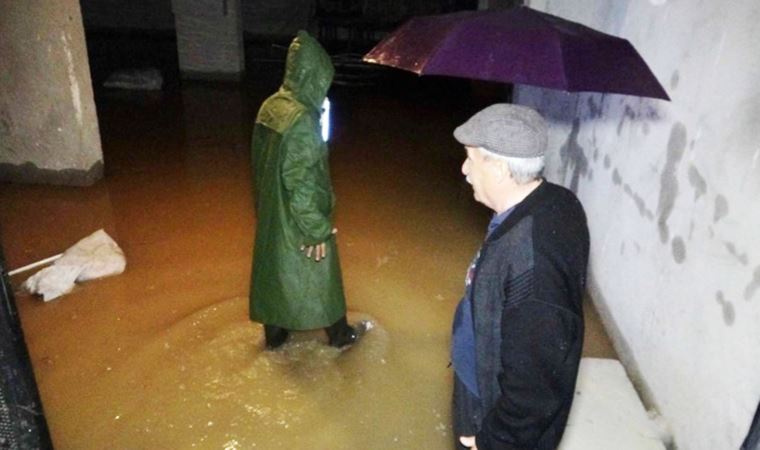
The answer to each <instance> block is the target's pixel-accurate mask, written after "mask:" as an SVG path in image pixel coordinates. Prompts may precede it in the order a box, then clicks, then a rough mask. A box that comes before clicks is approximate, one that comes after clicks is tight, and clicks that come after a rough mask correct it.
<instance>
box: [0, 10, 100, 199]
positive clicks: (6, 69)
mask: <svg viewBox="0 0 760 450" xmlns="http://www.w3.org/2000/svg"><path fill="white" fill-rule="evenodd" d="M102 174H103V153H102V151H101V146H100V131H99V129H98V119H97V114H96V111H95V102H94V100H93V94H92V82H91V80H90V66H89V62H88V60H87V46H86V45H85V39H84V29H83V26H82V14H81V11H80V9H79V1H78V0H56V1H55V2H51V1H46V0H25V1H17V0H0V180H2V181H20V182H30V183H51V184H68V185H89V184H92V183H94V182H95V181H96V180H98V179H99V178H101V176H102Z"/></svg>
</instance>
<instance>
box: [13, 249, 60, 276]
mask: <svg viewBox="0 0 760 450" xmlns="http://www.w3.org/2000/svg"><path fill="white" fill-rule="evenodd" d="M61 256H63V253H59V254H57V255H55V256H51V257H50V258H45V259H42V260H40V261H37V262H33V263H31V264H27V265H25V266H24V267H19V268H18V269H13V270H11V271H10V272H8V276H9V277H12V276H13V275H16V274H19V273H22V272H26V271H27V270H32V269H34V268H37V267H40V266H44V265H45V264H50V263H51V262H53V261H55V260H57V259H58V258H60V257H61Z"/></svg>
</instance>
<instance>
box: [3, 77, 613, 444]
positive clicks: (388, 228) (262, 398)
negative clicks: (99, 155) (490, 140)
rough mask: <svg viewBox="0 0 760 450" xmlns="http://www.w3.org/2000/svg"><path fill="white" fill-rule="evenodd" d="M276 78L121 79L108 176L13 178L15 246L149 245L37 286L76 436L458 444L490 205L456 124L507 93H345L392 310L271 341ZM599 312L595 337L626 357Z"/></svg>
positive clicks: (356, 255) (369, 223)
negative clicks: (467, 334)
mask: <svg viewBox="0 0 760 450" xmlns="http://www.w3.org/2000/svg"><path fill="white" fill-rule="evenodd" d="M272 72H274V73H275V74H276V72H277V71H276V69H274V70H273V71H272ZM276 80H277V76H276V75H274V76H272V75H271V74H270V75H266V74H264V73H257V72H253V73H251V74H250V80H249V81H248V82H246V83H244V84H243V85H242V86H238V85H216V84H206V83H196V84H193V83H183V85H182V87H181V88H180V87H177V88H175V89H169V90H167V91H165V92H163V93H158V94H135V93H128V92H99V93H98V105H97V106H98V116H99V119H100V130H101V135H102V141H103V148H104V154H105V167H106V176H105V178H104V179H103V180H102V181H100V182H99V183H97V184H96V185H95V186H93V187H90V188H65V187H48V186H24V185H12V184H0V204H2V208H0V234H1V235H2V239H3V245H4V251H5V254H6V259H7V262H8V265H9V267H10V268H14V267H18V266H21V265H24V264H27V263H29V262H33V261H36V260H39V259H42V258H44V257H47V256H50V255H53V254H55V253H58V252H60V251H62V250H64V249H66V248H67V247H69V246H70V245H72V244H73V243H75V242H76V241H77V240H79V239H80V238H82V237H84V236H86V235H88V234H90V233H92V232H93V231H95V230H97V229H98V228H104V229H105V230H106V231H107V232H108V233H109V234H110V235H111V236H112V237H113V238H114V239H115V240H116V241H117V242H118V243H119V245H120V246H121V247H122V248H123V250H124V251H125V253H126V256H127V270H126V272H125V273H124V274H122V275H119V276H117V277H112V278H109V279H103V280H97V281H92V282H89V283H86V284H83V285H80V286H78V287H77V288H76V290H75V291H74V292H72V293H71V294H69V295H67V296H64V297H62V298H60V299H58V300H55V301H52V302H49V303H43V302H42V301H41V300H40V299H38V298H35V297H31V296H29V295H25V294H23V293H17V303H18V306H19V309H20V313H21V318H22V322H23V326H24V330H25V333H26V340H27V343H28V346H29V350H30V354H31V358H32V362H33V365H34V369H35V374H36V377H37V380H38V384H39V388H40V391H41V396H42V400H43V404H44V408H45V413H46V416H47V420H48V423H49V425H50V429H51V433H52V437H53V440H54V444H55V445H56V448H60V449H103V448H134V449H178V448H205V449H220V448H225V449H248V448H254V447H255V448H267V449H276V448H282V449H301V448H303V449H306V448H310V449H328V448H330V449H348V448H362V449H386V448H419V449H446V448H452V444H451V442H452V437H451V429H450V424H449V422H450V413H449V392H450V388H451V370H450V369H449V368H448V367H447V365H448V345H449V330H450V323H451V318H452V313H453V311H454V308H455V305H456V303H457V301H458V300H459V296H460V295H461V292H462V283H463V277H464V271H465V268H466V267H467V265H468V263H469V261H470V259H471V257H472V255H473V253H474V252H475V251H476V249H477V247H478V245H479V243H480V241H481V239H482V236H483V233H484V229H485V225H486V224H487V222H488V218H489V214H488V211H487V210H486V209H485V208H483V207H481V206H479V205H478V204H476V203H475V202H474V201H473V200H472V196H471V191H470V188H469V186H467V185H466V184H465V183H464V182H463V180H462V176H461V174H460V172H459V166H460V163H461V159H462V156H463V151H462V150H461V149H460V147H459V146H458V145H457V144H456V142H455V141H454V140H453V138H452V137H451V131H452V130H453V128H454V126H456V125H457V124H459V123H460V122H462V121H463V120H464V119H466V117H468V116H469V115H470V114H471V113H472V112H474V111H475V110H477V108H478V107H479V106H482V104H481V103H483V102H484V101H488V99H484V98H483V97H482V95H481V96H480V97H478V95H476V94H478V93H477V92H464V93H461V92H460V93H459V94H458V95H457V96H455V97H454V98H452V99H449V100H446V99H443V97H446V96H447V95H449V94H451V93H450V92H448V93H447V92H446V91H445V89H444V90H443V91H441V92H440V93H439V94H438V95H436V94H435V93H432V95H430V96H429V97H428V96H427V95H428V94H430V92H421V91H420V92H417V93H416V94H409V95H396V93H391V92H379V91H378V90H377V89H372V88H348V87H343V88H337V89H335V90H334V91H333V92H332V93H331V97H332V100H333V106H334V124H335V129H334V135H333V139H332V142H331V149H332V150H331V164H332V176H333V182H334V186H335V189H336V194H337V198H338V211H337V223H336V225H337V227H338V230H339V232H338V245H339V250H340V252H341V261H342V265H343V275H344V281H345V287H346V294H347V298H348V307H349V309H350V311H351V313H350V315H349V319H350V320H359V319H364V318H371V319H373V320H375V321H376V323H377V327H376V328H375V329H373V330H371V331H370V332H369V334H367V336H365V338H364V340H363V341H362V342H361V343H360V344H358V345H357V346H356V347H355V348H353V349H351V350H349V351H347V352H345V353H340V352H338V351H336V350H334V349H332V348H330V347H327V346H325V345H323V342H324V340H325V338H324V336H323V335H322V334H321V332H313V333H302V334H298V335H296V336H295V337H294V338H293V339H292V341H291V342H290V343H289V344H287V345H286V347H285V348H284V349H283V350H282V351H279V352H276V353H269V352H263V351H262V347H263V335H262V329H261V327H260V325H258V324H254V323H251V322H249V321H248V319H247V301H248V300H247V296H248V283H249V272H250V267H251V254H252V246H253V245H252V243H253V235H254V230H255V219H254V214H253V210H252V200H251V194H250V186H251V171H250V163H249V153H248V139H249V136H250V128H251V123H252V116H253V114H254V113H255V111H256V109H257V107H258V104H259V103H260V102H261V100H262V99H263V98H264V97H265V96H266V95H267V94H268V93H271V92H272V91H273V90H274V89H275V88H276V84H277V81H276ZM453 86H456V87H462V86H465V88H466V89H469V88H467V87H466V85H461V84H456V85H453ZM22 281H23V277H21V276H18V277H15V278H14V280H13V282H14V284H16V285H17V286H18V285H20V283H21V282H22ZM586 314H587V336H586V346H585V348H584V356H597V357H614V353H613V350H612V348H611V346H610V344H609V341H608V339H607V337H606V335H605V334H604V331H603V329H602V327H601V325H600V323H599V320H598V318H597V316H596V315H595V313H594V311H593V310H592V308H590V307H587V308H586Z"/></svg>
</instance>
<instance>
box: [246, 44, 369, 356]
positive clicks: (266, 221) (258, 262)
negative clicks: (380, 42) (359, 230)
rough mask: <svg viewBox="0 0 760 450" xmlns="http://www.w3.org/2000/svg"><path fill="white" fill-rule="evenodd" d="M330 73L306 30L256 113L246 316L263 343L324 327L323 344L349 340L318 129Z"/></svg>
mask: <svg viewBox="0 0 760 450" xmlns="http://www.w3.org/2000/svg"><path fill="white" fill-rule="evenodd" d="M333 74H334V68H333V65H332V63H331V61H330V57H329V55H328V54H327V52H325V50H324V49H323V48H322V47H321V46H320V45H319V43H318V42H317V41H316V40H315V39H314V38H312V37H311V36H309V34H307V33H306V32H305V31H299V32H298V35H297V36H296V37H295V38H294V39H293V41H292V42H291V44H290V47H289V49H288V56H287V61H286V67H285V78H284V80H283V83H282V86H281V87H280V89H279V91H277V93H275V94H274V95H272V96H270V97H269V98H268V99H267V100H266V101H264V103H263V104H262V106H261V109H259V113H258V116H257V117H256V124H255V126H254V129H253V138H252V145H251V151H252V157H253V163H254V170H255V190H254V197H255V199H256V217H257V225H256V243H255V249H254V258H253V275H252V280H251V296H250V317H251V320H254V321H256V322H261V323H262V324H264V333H265V337H266V345H267V348H269V349H274V348H276V347H278V346H280V345H282V344H283V343H284V342H285V340H286V339H287V337H288V331H289V330H311V329H317V328H325V329H326V331H327V335H328V338H329V342H330V345H333V346H335V347H343V346H346V345H349V344H351V343H353V342H354V341H355V340H356V331H355V330H354V329H353V328H352V327H351V326H349V325H348V323H347V322H346V300H345V297H344V295H343V281H342V279H341V273H340V262H339V261H338V252H337V246H336V244H335V230H334V228H333V217H332V215H333V207H334V206H335V196H334V195H333V191H332V186H331V184H330V172H329V167H328V161H327V156H328V155H327V145H326V144H325V142H324V141H323V140H322V135H321V128H320V124H319V118H320V112H321V106H322V103H323V101H324V100H325V97H326V96H327V89H328V88H329V87H330V83H331V82H332V78H333Z"/></svg>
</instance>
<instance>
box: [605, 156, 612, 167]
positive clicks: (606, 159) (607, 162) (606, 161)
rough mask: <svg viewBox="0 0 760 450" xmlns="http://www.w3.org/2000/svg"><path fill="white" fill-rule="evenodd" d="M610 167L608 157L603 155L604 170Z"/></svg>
mask: <svg viewBox="0 0 760 450" xmlns="http://www.w3.org/2000/svg"><path fill="white" fill-rule="evenodd" d="M611 165H612V162H611V161H610V155H604V168H605V169H609V168H610V166H611Z"/></svg>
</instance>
